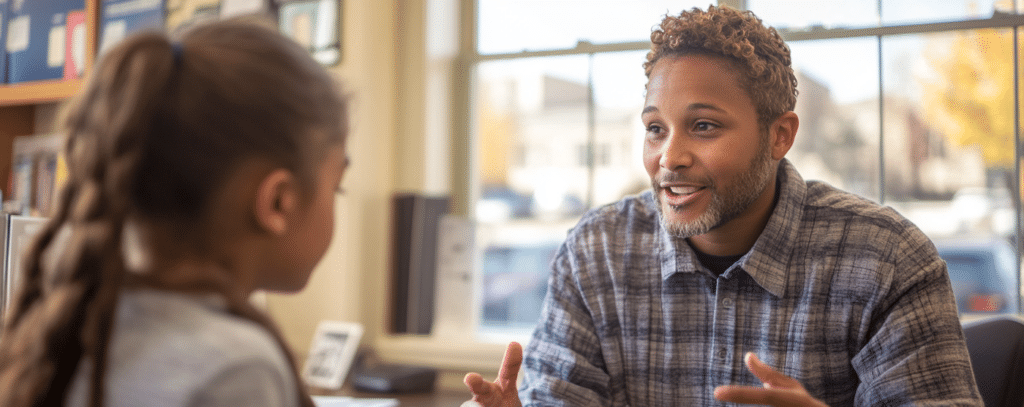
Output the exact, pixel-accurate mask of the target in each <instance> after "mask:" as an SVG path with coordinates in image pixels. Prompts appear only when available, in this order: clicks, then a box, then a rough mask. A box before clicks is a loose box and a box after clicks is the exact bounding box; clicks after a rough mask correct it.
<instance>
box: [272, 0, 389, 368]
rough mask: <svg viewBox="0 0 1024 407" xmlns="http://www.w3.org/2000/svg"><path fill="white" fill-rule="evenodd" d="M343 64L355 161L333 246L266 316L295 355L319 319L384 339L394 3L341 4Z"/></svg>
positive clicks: (340, 72)
mask: <svg viewBox="0 0 1024 407" xmlns="http://www.w3.org/2000/svg"><path fill="white" fill-rule="evenodd" d="M342 5H343V7H342V10H341V14H342V15H341V30H342V31H341V32H342V36H343V37H342V38H343V40H342V41H343V43H342V53H343V55H342V59H341V63H340V64H339V65H338V66H337V67H334V68H332V69H331V71H332V73H334V74H335V76H336V77H337V78H338V79H339V80H341V81H342V82H343V83H344V84H345V89H346V91H347V92H348V93H349V94H350V96H351V104H352V110H351V133H350V136H349V142H348V154H349V157H350V159H351V161H352V164H351V166H350V167H349V169H348V171H347V173H346V175H345V179H344V181H343V183H342V187H343V189H344V191H345V193H344V195H342V196H339V199H338V201H337V202H338V203H337V206H336V208H335V211H336V223H335V231H334V241H333V242H332V245H331V247H330V249H328V252H327V254H326V255H325V257H324V259H323V261H322V262H321V263H320V265H319V266H318V267H317V269H316V270H315V271H314V274H313V277H312V279H311V280H310V282H309V285H308V286H307V287H306V288H305V289H304V290H303V291H301V292H300V293H297V294H288V295H280V294H270V295H268V296H267V300H266V304H267V310H268V312H269V313H270V315H271V317H272V318H273V319H274V320H275V321H276V322H277V323H278V324H279V326H280V327H281V330H282V332H283V334H284V336H285V338H286V339H287V340H288V341H289V343H290V344H291V345H292V348H293V349H294V350H295V352H296V354H297V356H298V357H299V358H300V360H301V359H303V358H304V357H305V355H306V353H307V352H308V348H309V344H310V341H311V340H312V336H313V332H314V331H315V329H316V325H317V323H319V321H321V320H325V319H327V320H339V321H353V322H361V323H363V324H364V325H365V326H366V330H367V337H366V338H364V343H371V342H372V340H373V338H374V337H375V336H377V335H379V334H380V332H381V328H380V327H379V326H380V325H381V324H380V322H379V321H381V320H383V318H384V312H385V311H384V307H385V303H384V301H383V297H384V296H385V295H384V293H385V292H386V287H387V270H388V267H389V262H388V259H387V255H388V248H389V247H390V240H389V227H390V224H389V215H390V214H389V211H388V209H389V202H390V201H389V200H390V196H391V192H392V190H394V185H395V182H396V181H395V180H396V173H395V165H394V164H393V163H394V162H395V161H396V147H397V145H398V138H397V137H395V134H396V130H397V126H398V125H397V118H396V116H397V107H396V105H395V96H396V75H395V69H396V68H395V62H396V56H395V54H396V45H395V44H396V27H395V25H396V15H397V13H396V4H395V2H392V1H343V2H342Z"/></svg>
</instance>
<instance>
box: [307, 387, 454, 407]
mask: <svg viewBox="0 0 1024 407" xmlns="http://www.w3.org/2000/svg"><path fill="white" fill-rule="evenodd" d="M310 393H312V394H314V395H318V396H348V397H362V398H389V399H398V405H399V406H401V407H459V406H460V405H461V404H462V403H463V402H465V401H466V400H469V399H470V398H471V397H472V395H470V394H469V390H466V391H455V390H434V391H432V392H430V393H415V394H388V393H367V392H361V391H355V390H353V389H351V388H349V387H348V386H346V387H345V388H343V389H342V390H339V391H329V390H319V389H310Z"/></svg>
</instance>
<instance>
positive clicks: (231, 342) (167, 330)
mask: <svg viewBox="0 0 1024 407" xmlns="http://www.w3.org/2000/svg"><path fill="white" fill-rule="evenodd" d="M118 308H119V309H118V316H117V322H116V323H115V324H116V326H115V334H114V337H113V338H112V340H111V343H110V346H111V348H110V362H111V363H110V364H109V366H110V367H109V368H108V369H110V370H112V371H111V375H110V376H108V377H109V379H108V380H111V382H109V384H108V386H110V388H114V389H117V388H121V389H136V390H140V389H148V391H147V392H151V393H152V394H154V395H159V394H161V393H163V392H164V391H165V390H167V391H169V392H171V394H188V393H190V392H193V391H199V392H201V391H203V389H204V388H206V387H207V386H209V385H210V383H213V382H215V381H217V380H223V379H224V377H225V376H228V375H231V374H235V373H245V372H252V371H254V370H257V371H261V372H265V374H266V375H268V376H271V378H270V379H271V380H272V381H275V382H278V383H281V384H283V385H284V386H286V388H287V387H288V385H287V384H285V383H291V381H292V380H293V379H291V370H290V367H289V366H288V362H287V358H286V356H285V355H284V353H283V351H282V350H281V347H280V346H279V345H278V344H277V342H276V341H275V339H274V338H273V336H272V335H271V334H270V332H269V331H267V329H265V328H264V327H262V326H261V325H259V324H257V323H255V322H252V321H249V320H246V319H243V318H241V317H238V316H235V315H231V314H229V313H228V312H227V311H226V308H225V306H224V304H223V301H220V300H219V299H218V298H213V297H200V296H192V295H182V294H175V293H167V292H160V291H149V290H138V291H128V292H125V293H124V294H123V295H122V297H121V303H120V305H119V307H118ZM154 367H159V368H158V369H154ZM153 375H158V376H161V377H154V376H153ZM154 383H174V384H175V385H174V387H175V388H174V389H162V388H159V385H157V386H158V387H156V388H152V387H153V385H154ZM286 388H285V389H281V390H283V391H284V392H288V390H287V389H286ZM186 389H187V390H186Z"/></svg>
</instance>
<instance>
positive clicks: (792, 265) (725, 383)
mask: <svg viewBox="0 0 1024 407" xmlns="http://www.w3.org/2000/svg"><path fill="white" fill-rule="evenodd" d="M651 41H652V48H651V52H650V53H649V54H648V55H647V62H646V63H645V64H644V68H645V70H646V73H647V77H648V83H647V95H646V100H645V106H644V109H643V113H642V119H643V122H644V125H645V126H646V129H647V133H646V139H645V142H644V157H643V160H644V166H645V167H646V169H647V172H648V174H649V175H650V177H651V182H652V190H651V191H648V192H646V193H643V194H640V195H637V196H631V197H626V198H625V199H623V200H621V201H619V202H618V203H615V204H612V205H609V206H605V207H602V208H598V209H596V210H594V211H591V212H590V213H588V214H587V215H585V216H584V217H583V219H582V220H581V221H580V223H579V224H578V225H577V226H576V227H575V228H574V229H573V230H571V231H570V232H569V235H568V237H567V239H566V241H565V243H564V245H563V246H562V247H561V249H560V250H559V252H558V253H557V255H556V257H555V259H554V261H553V262H552V268H553V274H552V277H551V279H550V286H549V290H548V295H547V297H546V298H545V307H544V311H543V312H542V317H541V320H540V322H539V324H538V327H537V329H536V331H535V332H534V335H533V339H532V341H531V342H530V345H529V348H528V349H527V350H526V358H525V360H524V359H523V358H522V350H521V348H520V347H519V345H518V344H515V343H513V344H511V345H510V346H509V349H508V351H507V352H506V356H505V360H504V362H503V365H502V368H501V372H499V377H498V379H497V380H496V381H495V382H493V383H488V382H485V381H484V380H483V379H482V378H481V377H480V376H479V375H478V374H475V373H471V374H469V375H467V376H466V380H465V381H466V384H467V386H468V387H469V388H470V389H471V391H472V392H473V393H474V400H475V401H477V402H479V403H481V404H484V405H487V406H509V405H513V406H514V405H519V404H520V400H519V396H520V395H521V396H522V397H523V400H522V401H523V402H525V403H526V404H528V405H544V406H548V405H586V406H601V405H605V406H611V405H615V406H621V405H632V406H668V405H681V406H682V405H712V404H721V403H722V402H725V401H728V402H735V403H747V404H768V405H776V406H787V405H801V406H807V405H816V406H821V405H832V406H840V405H860V406H875V405H885V406H893V405H916V404H928V405H981V399H980V396H979V394H978V391H977V387H976V384H975V383H974V376H973V373H972V371H971V365H970V359H969V357H968V355H967V351H966V347H965V344H964V340H963V333H962V331H961V328H960V322H959V320H958V317H957V312H956V305H955V300H954V297H953V293H952V290H951V288H950V282H949V277H948V274H947V272H946V266H945V263H944V262H943V261H942V260H941V259H940V258H939V256H938V254H937V252H936V250H935V247H934V246H933V245H932V243H931V242H930V241H929V240H928V238H927V237H925V236H924V234H923V233H922V232H921V231H920V230H918V229H917V228H916V227H915V226H914V225H913V224H911V223H910V222H909V221H907V220H906V219H905V218H903V217H902V216H900V215H899V214H897V213H896V212H895V211H893V210H891V209H889V208H883V207H881V206H879V205H877V204H875V203H872V202H870V201H868V200H866V199H863V198H860V197H857V196H855V195H852V194H849V193H845V192H842V191H839V190H837V189H835V188H833V187H831V186H829V185H826V184H823V183H820V182H813V181H812V182H805V181H804V180H803V179H802V178H801V177H800V174H799V173H798V172H797V171H796V169H795V168H794V167H793V165H792V164H790V163H789V161H788V160H786V159H785V158H784V157H785V154H786V153H787V151H789V148H790V147H791V146H792V145H793V141H794V138H795V137H796V133H797V129H798V127H799V119H798V117H797V115H796V114H795V113H794V112H793V109H794V106H795V104H796V78H795V76H794V74H793V70H792V67H791V66H790V56H789V49H788V47H787V46H786V45H785V43H784V42H783V41H782V39H781V38H780V37H779V36H778V34H777V33H776V32H775V30H774V29H770V28H766V27H765V26H763V25H762V24H761V21H760V20H759V19H757V17H755V16H754V15H753V14H751V13H749V12H739V11H736V10H733V9H728V8H716V7H714V6H712V7H710V8H709V9H708V10H707V11H706V12H705V11H701V10H699V9H694V10H692V11H689V12H683V13H682V14H681V15H679V16H678V17H671V16H670V17H666V18H665V20H664V21H662V23H661V26H660V27H659V28H658V29H656V30H655V32H654V33H653V34H652V35H651ZM762 360H763V362H762ZM520 363H522V364H524V365H525V368H526V372H527V374H526V375H525V380H524V383H523V385H522V389H521V390H520V391H518V392H517V389H516V387H515V386H516V384H515V382H516V378H517V373H518V370H519V365H520Z"/></svg>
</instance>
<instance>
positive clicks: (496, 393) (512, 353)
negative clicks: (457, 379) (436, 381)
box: [463, 342, 523, 407]
mask: <svg viewBox="0 0 1024 407" xmlns="http://www.w3.org/2000/svg"><path fill="white" fill-rule="evenodd" d="M522 364H523V347H522V346H520V345H519V344H518V343H516V342H511V343H509V344H508V349H505V357H504V358H503V359H502V361H501V369H500V370H498V378H497V379H495V380H494V382H493V383H491V382H487V381H484V379H483V377H480V375H479V374H476V373H469V374H466V378H465V379H463V382H464V383H466V387H469V391H471V392H473V400H472V401H467V402H466V403H463V406H471V405H477V406H483V407H520V406H522V405H523V404H522V403H521V402H520V401H519V390H518V389H516V378H517V377H518V376H519V366H521V365H522ZM473 402H476V403H473Z"/></svg>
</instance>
